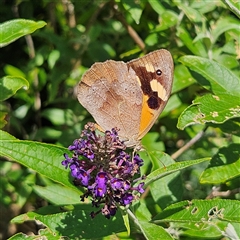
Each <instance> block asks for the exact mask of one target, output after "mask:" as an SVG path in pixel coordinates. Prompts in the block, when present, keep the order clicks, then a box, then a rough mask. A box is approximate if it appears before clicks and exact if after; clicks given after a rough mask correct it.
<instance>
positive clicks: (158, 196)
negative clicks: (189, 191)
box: [148, 152, 183, 209]
mask: <svg viewBox="0 0 240 240" xmlns="http://www.w3.org/2000/svg"><path fill="white" fill-rule="evenodd" d="M148 155H149V157H150V158H151V162H152V165H153V166H154V170H155V169H161V168H162V167H164V168H165V169H166V168H167V167H168V166H171V165H172V164H175V161H174V160H173V159H172V158H171V157H170V156H168V155H166V154H165V153H162V152H150V153H149V154H148ZM160 189H161V191H159V190H160ZM150 192H151V196H152V197H153V199H154V202H155V203H157V204H158V206H159V207H161V208H162V209H163V208H165V207H166V206H168V205H170V204H171V203H173V202H176V201H177V200H181V199H182V194H183V184H182V181H181V178H180V175H179V172H175V173H172V174H170V175H168V176H165V177H162V178H161V179H158V180H156V181H154V182H153V183H152V184H151V187H150Z"/></svg>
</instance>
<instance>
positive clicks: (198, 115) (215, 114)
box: [177, 94, 240, 129]
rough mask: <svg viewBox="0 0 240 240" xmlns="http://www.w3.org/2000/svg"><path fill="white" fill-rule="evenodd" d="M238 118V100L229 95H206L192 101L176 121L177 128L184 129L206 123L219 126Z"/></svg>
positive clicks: (239, 113) (239, 107)
mask: <svg viewBox="0 0 240 240" xmlns="http://www.w3.org/2000/svg"><path fill="white" fill-rule="evenodd" d="M237 117H240V99H239V97H235V96H231V95H229V94H217V95H212V94H206V95H204V96H202V97H200V98H197V99H196V100H194V101H193V104H192V105H191V106H189V107H188V108H186V109H185V110H184V111H183V112H182V114H181V115H180V117H179V119H178V124H177V127H178V128H179V129H184V128H185V127H187V126H190V125H193V124H205V123H207V122H211V123H215V124H220V123H224V122H226V121H227V120H229V119H232V118H237Z"/></svg>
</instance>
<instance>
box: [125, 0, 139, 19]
mask: <svg viewBox="0 0 240 240" xmlns="http://www.w3.org/2000/svg"><path fill="white" fill-rule="evenodd" d="M122 4H123V7H124V8H125V9H126V10H127V11H128V12H129V13H130V15H131V17H132V19H133V20H134V21H135V22H136V24H139V21H140V18H141V15H142V11H143V10H142V8H141V6H140V5H139V4H137V3H135V1H127V0H122Z"/></svg>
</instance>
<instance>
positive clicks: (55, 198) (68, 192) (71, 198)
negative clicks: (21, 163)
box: [33, 184, 82, 205]
mask: <svg viewBox="0 0 240 240" xmlns="http://www.w3.org/2000/svg"><path fill="white" fill-rule="evenodd" d="M33 190H34V191H35V192H36V193H37V194H38V195H39V196H40V197H42V198H43V199H46V200H47V201H48V202H51V203H52V204H55V205H68V204H78V203H80V195H82V193H80V192H79V191H78V192H77V191H74V190H73V189H70V188H67V187H64V186H62V185H59V184H51V185H48V186H46V187H42V186H37V185H35V186H34V187H33Z"/></svg>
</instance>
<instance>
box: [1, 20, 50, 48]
mask: <svg viewBox="0 0 240 240" xmlns="http://www.w3.org/2000/svg"><path fill="white" fill-rule="evenodd" d="M45 25H46V23H45V22H44V21H38V22H35V21H32V20H27V19H14V20H10V21H7V22H4V23H2V24H0V47H4V46H7V45H8V44H10V43H11V42H14V41H15V40H17V39H18V38H20V37H22V36H25V35H27V34H31V33H33V32H34V31H36V30H37V29H39V28H42V27H44V26H45Z"/></svg>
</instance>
